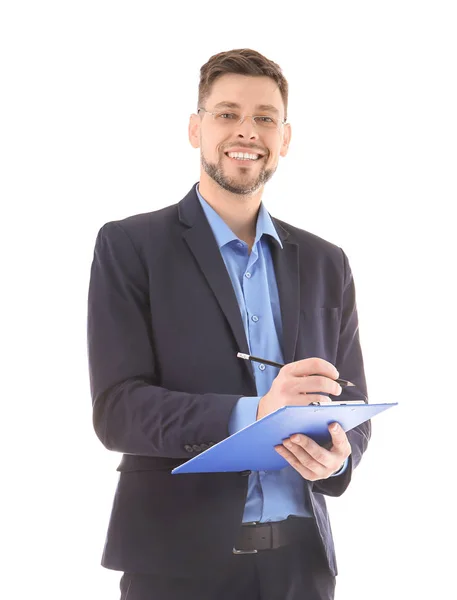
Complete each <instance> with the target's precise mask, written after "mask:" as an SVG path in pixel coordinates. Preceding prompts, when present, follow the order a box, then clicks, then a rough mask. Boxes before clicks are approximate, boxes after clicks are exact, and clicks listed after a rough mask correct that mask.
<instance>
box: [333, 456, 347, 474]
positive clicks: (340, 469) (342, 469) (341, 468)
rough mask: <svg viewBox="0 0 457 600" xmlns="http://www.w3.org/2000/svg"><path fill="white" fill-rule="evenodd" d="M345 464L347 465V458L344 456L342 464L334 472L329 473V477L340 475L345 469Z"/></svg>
mask: <svg viewBox="0 0 457 600" xmlns="http://www.w3.org/2000/svg"><path fill="white" fill-rule="evenodd" d="M347 466H348V459H347V458H346V460H345V461H344V463H343V465H342V466H341V467H340V468H339V469H338V471H335V472H334V473H332V474H331V475H330V477H336V476H337V475H342V474H343V473H344V472H345V471H346V469H347Z"/></svg>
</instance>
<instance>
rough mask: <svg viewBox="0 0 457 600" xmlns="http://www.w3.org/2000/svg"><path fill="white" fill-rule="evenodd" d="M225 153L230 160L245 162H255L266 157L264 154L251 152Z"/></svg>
mask: <svg viewBox="0 0 457 600" xmlns="http://www.w3.org/2000/svg"><path fill="white" fill-rule="evenodd" d="M224 154H225V156H226V157H227V158H229V159H230V160H233V161H236V162H238V163H243V164H247V163H255V162H258V161H259V160H261V159H262V158H264V155H263V154H257V153H251V152H224Z"/></svg>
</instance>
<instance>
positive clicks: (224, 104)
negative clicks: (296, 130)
mask: <svg viewBox="0 0 457 600" xmlns="http://www.w3.org/2000/svg"><path fill="white" fill-rule="evenodd" d="M224 107H226V108H241V106H240V105H239V104H238V103H237V102H228V101H227V100H224V101H222V102H218V103H217V104H216V105H215V106H214V108H224ZM255 110H261V111H269V112H272V113H275V114H276V115H279V110H278V109H277V108H276V107H274V106H273V105H272V104H257V105H256V107H255Z"/></svg>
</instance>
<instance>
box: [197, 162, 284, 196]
mask: <svg viewBox="0 0 457 600" xmlns="http://www.w3.org/2000/svg"><path fill="white" fill-rule="evenodd" d="M222 160H223V159H222V158H221V159H220V160H219V162H218V163H217V164H214V163H209V162H207V160H206V159H205V157H204V156H203V152H202V153H201V163H202V166H203V169H204V170H205V172H206V173H207V174H208V175H209V176H210V177H211V179H213V180H214V181H215V182H216V183H217V184H219V185H220V186H221V188H223V189H224V190H227V192H231V193H232V194H239V195H243V196H247V195H249V194H254V193H255V192H257V190H258V189H259V188H261V187H262V186H263V185H265V184H266V182H267V181H269V180H270V179H271V178H272V177H273V174H274V172H275V171H276V167H275V168H274V169H266V168H265V167H262V169H261V170H260V173H259V174H258V175H255V176H252V175H249V174H248V173H249V171H248V169H246V168H245V169H243V167H242V166H240V174H239V175H238V176H237V177H229V176H228V175H226V174H225V173H224V171H223V168H222ZM259 160H263V159H259Z"/></svg>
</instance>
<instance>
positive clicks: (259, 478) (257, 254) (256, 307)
mask: <svg viewBox="0 0 457 600" xmlns="http://www.w3.org/2000/svg"><path fill="white" fill-rule="evenodd" d="M197 195H198V198H199V200H200V203H201V205H202V207H203V210H204V212H205V215H206V218H207V219H208V222H209V224H210V226H211V229H212V231H213V234H214V237H215V239H216V242H217V244H218V246H219V250H220V252H221V255H222V258H223V260H224V263H225V266H226V268H227V271H228V273H229V275H230V279H231V281H232V285H233V289H234V291H235V294H236V298H237V300H238V305H239V307H240V313H241V318H242V321H243V325H244V331H245V333H246V339H247V342H248V347H249V352H250V354H252V355H254V356H264V357H265V358H268V359H269V360H273V361H275V362H279V363H283V362H284V360H283V353H282V348H281V345H282V321H281V312H280V305H279V295H278V288H277V284H276V277H275V272H274V267H273V261H272V258H271V253H270V248H269V246H268V242H267V237H266V236H270V237H272V238H273V239H274V240H275V241H276V243H277V244H279V246H280V247H281V248H282V243H281V240H280V238H279V236H278V234H277V232H276V229H275V227H274V225H273V222H272V220H271V217H270V215H269V214H268V212H267V210H266V208H265V207H264V205H263V203H262V204H261V205H260V210H259V214H258V218H257V226H256V236H255V240H254V244H253V246H252V251H251V253H249V249H248V246H247V244H246V243H245V242H243V241H242V240H240V239H238V238H237V236H236V235H235V234H234V233H233V231H232V230H231V229H230V228H229V226H228V225H227V224H226V223H225V221H224V220H223V219H222V218H221V217H220V216H219V215H218V214H217V212H216V211H215V210H214V209H213V208H212V207H211V206H210V205H209V204H208V203H207V202H206V200H205V199H204V198H203V197H202V196H201V194H200V191H199V188H198V186H197ZM250 364H251V366H252V368H253V373H254V377H255V383H256V387H257V393H258V394H259V395H258V396H255V397H243V398H240V399H239V400H238V402H237V404H236V405H235V408H234V409H233V412H232V415H231V419H230V423H229V433H230V435H232V434H233V433H235V432H236V431H239V430H240V429H242V428H244V427H246V426H247V425H249V424H251V423H253V422H254V421H255V420H256V415H257V407H258V405H259V401H260V398H261V397H262V396H264V395H265V394H266V393H267V392H268V391H269V390H270V387H271V384H272V383H273V380H274V379H275V378H276V376H277V375H278V373H279V369H278V368H277V367H271V366H269V365H264V364H259V363H250ZM343 470H344V469H342V470H341V471H339V472H338V474H340V473H342V472H343ZM311 514H312V513H311V510H310V507H309V499H308V498H307V496H306V488H305V485H304V482H303V478H302V476H301V475H300V474H299V473H298V472H297V471H296V470H295V469H294V468H293V467H291V466H290V465H287V466H286V467H285V468H283V469H281V470H280V471H259V472H256V471H254V472H252V473H251V475H250V476H249V481H248V494H247V499H246V505H245V510H244V515H243V522H244V523H246V522H252V521H257V522H262V523H264V522H267V521H282V520H283V519H286V518H287V517H288V516H289V515H296V516H299V517H309V516H311Z"/></svg>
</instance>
